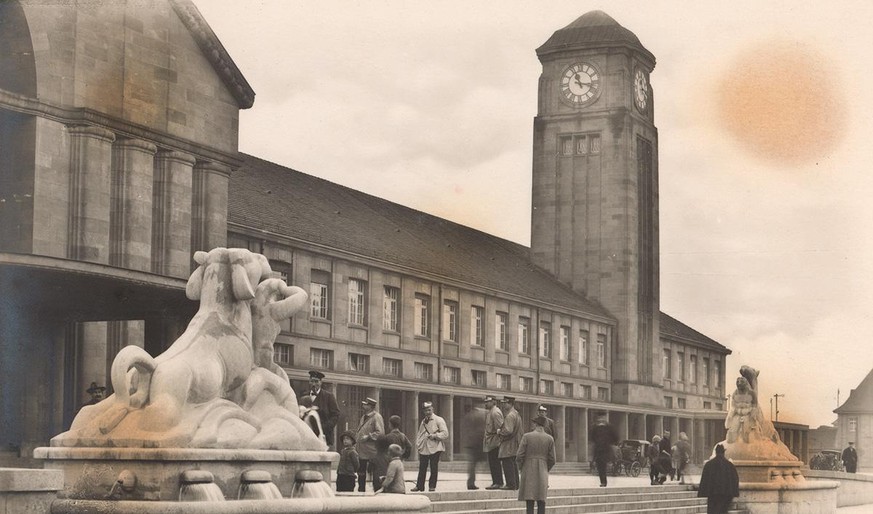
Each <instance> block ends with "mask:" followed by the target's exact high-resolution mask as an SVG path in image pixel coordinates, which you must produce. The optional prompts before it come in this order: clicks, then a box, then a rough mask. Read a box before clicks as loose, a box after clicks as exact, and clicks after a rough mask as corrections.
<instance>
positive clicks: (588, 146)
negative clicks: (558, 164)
mask: <svg viewBox="0 0 873 514" xmlns="http://www.w3.org/2000/svg"><path fill="white" fill-rule="evenodd" d="M559 151H560V152H561V155H565V156H573V155H587V154H598V153H600V135H599V134H573V135H568V136H561V138H560V150H559Z"/></svg>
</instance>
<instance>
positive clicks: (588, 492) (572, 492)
mask: <svg viewBox="0 0 873 514" xmlns="http://www.w3.org/2000/svg"><path fill="white" fill-rule="evenodd" d="M689 491H692V492H693V491H694V487H693V486H691V485H681V484H673V485H669V484H665V485H662V486H657V487H655V486H648V485H647V486H642V487H638V486H625V487H614V486H610V487H607V488H601V487H567V488H560V489H552V490H550V491H549V494H550V495H561V496H604V495H608V496H611V495H623V494H635V493H654V494H663V493H673V492H689ZM415 494H425V495H427V497H428V498H430V501H431V502H435V501H451V500H471V499H480V498H511V499H515V498H516V497H517V495H518V493H517V492H516V491H505V490H500V489H497V490H488V489H480V490H478V491H445V492H440V491H436V492H432V493H431V492H426V493H415ZM695 494H696V493H695Z"/></svg>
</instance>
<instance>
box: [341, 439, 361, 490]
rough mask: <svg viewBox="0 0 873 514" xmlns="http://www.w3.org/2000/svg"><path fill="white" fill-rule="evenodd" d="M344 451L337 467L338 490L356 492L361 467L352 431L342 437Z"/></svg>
mask: <svg viewBox="0 0 873 514" xmlns="http://www.w3.org/2000/svg"><path fill="white" fill-rule="evenodd" d="M340 441H342V445H343V449H342V451H340V460H339V464H337V467H336V490H337V492H342V491H346V492H347V491H354V490H355V481H357V478H358V475H357V470H358V467H359V466H360V459H359V458H358V452H357V450H355V434H354V432H352V431H351V430H347V431H346V432H343V435H341V436H340Z"/></svg>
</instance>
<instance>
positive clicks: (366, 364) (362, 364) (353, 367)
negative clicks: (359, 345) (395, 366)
mask: <svg viewBox="0 0 873 514" xmlns="http://www.w3.org/2000/svg"><path fill="white" fill-rule="evenodd" d="M349 371H356V372H358V373H369V372H370V356H369V355H361V354H360V353H350V354H349Z"/></svg>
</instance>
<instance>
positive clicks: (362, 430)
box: [355, 398, 385, 493]
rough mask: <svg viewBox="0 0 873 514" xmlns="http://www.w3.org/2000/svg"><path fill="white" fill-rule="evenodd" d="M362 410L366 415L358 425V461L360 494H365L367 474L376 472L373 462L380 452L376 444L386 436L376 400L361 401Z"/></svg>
mask: <svg viewBox="0 0 873 514" xmlns="http://www.w3.org/2000/svg"><path fill="white" fill-rule="evenodd" d="M361 409H363V410H364V415H363V416H361V421H360V423H358V430H357V431H356V432H355V437H356V438H357V440H358V442H357V445H356V447H357V449H358V461H359V462H360V467H359V468H358V492H359V493H363V492H366V490H367V473H368V472H369V473H370V474H371V475H372V473H373V471H374V465H373V462H371V461H372V460H373V459H374V458H375V457H376V454H377V452H378V449H377V448H376V442H377V441H378V440H379V438H380V437H382V436H383V435H384V434H385V422H384V421H383V420H382V415H381V414H379V413H378V412H376V400H374V399H372V398H364V399H363V400H361Z"/></svg>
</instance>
